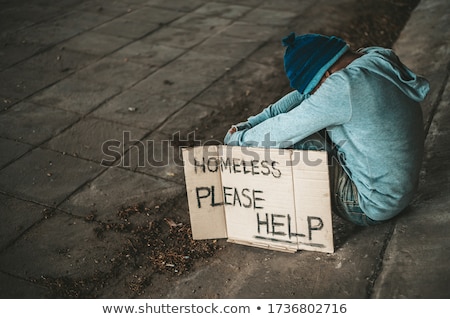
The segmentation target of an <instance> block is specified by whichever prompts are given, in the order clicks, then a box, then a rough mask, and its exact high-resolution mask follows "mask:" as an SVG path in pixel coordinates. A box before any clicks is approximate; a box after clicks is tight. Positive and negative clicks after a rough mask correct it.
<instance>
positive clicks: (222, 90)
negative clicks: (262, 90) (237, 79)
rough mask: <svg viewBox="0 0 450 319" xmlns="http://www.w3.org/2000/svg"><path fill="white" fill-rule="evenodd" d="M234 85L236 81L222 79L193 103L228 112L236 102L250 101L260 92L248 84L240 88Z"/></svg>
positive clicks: (242, 84) (243, 84)
mask: <svg viewBox="0 0 450 319" xmlns="http://www.w3.org/2000/svg"><path fill="white" fill-rule="evenodd" d="M233 84H234V80H231V79H221V80H220V81H218V82H215V83H214V84H213V85H211V86H210V87H208V89H207V90H205V91H204V92H202V93H201V94H200V95H199V96H197V97H196V98H195V99H194V100H193V102H194V103H198V104H203V105H208V106H211V107H214V108H215V109H217V110H226V109H227V108H229V107H230V106H234V105H235V103H236V101H242V100H245V99H249V98H251V97H253V95H252V93H253V94H254V93H256V92H258V88H255V87H253V86H251V85H250V84H248V83H241V85H239V86H237V85H233Z"/></svg>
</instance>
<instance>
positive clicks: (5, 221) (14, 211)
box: [0, 194, 47, 251]
mask: <svg viewBox="0 0 450 319" xmlns="http://www.w3.org/2000/svg"><path fill="white" fill-rule="evenodd" d="M45 214H47V209H46V208H45V207H43V206H39V205H37V204H34V203H30V202H26V201H22V200H20V199H16V198H13V197H9V196H6V195H3V194H0V216H1V219H2V222H1V223H0V251H2V250H3V249H4V248H6V246H7V245H8V244H10V243H11V242H13V240H15V239H17V238H18V237H19V236H20V235H21V234H22V233H24V232H25V231H26V230H27V229H28V228H30V227H31V226H33V225H34V224H35V223H36V222H38V221H39V220H42V219H43V218H44V216H45Z"/></svg>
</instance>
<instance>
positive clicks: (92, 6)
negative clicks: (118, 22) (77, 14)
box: [75, 0, 141, 18]
mask: <svg viewBox="0 0 450 319" xmlns="http://www.w3.org/2000/svg"><path fill="white" fill-rule="evenodd" d="M140 6H141V5H140V4H132V3H130V1H117V0H114V1H108V3H107V4H105V2H104V1H102V0H91V1H83V2H81V3H80V4H78V5H77V6H76V7H75V9H76V10H78V11H86V12H92V13H95V14H100V15H104V16H108V17H111V18H114V17H119V16H122V15H124V14H126V13H128V12H131V11H132V10H134V9H137V8H139V7H140Z"/></svg>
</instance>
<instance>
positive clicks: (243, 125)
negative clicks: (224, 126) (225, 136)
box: [228, 122, 252, 134]
mask: <svg viewBox="0 0 450 319" xmlns="http://www.w3.org/2000/svg"><path fill="white" fill-rule="evenodd" d="M250 128H252V126H251V125H250V123H249V122H241V123H238V124H234V125H231V128H230V129H229V130H228V133H230V134H233V133H236V132H237V131H244V130H248V129H250Z"/></svg>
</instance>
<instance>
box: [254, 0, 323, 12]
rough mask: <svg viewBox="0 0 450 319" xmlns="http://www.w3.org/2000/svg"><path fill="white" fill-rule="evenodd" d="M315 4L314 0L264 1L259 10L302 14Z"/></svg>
mask: <svg viewBox="0 0 450 319" xmlns="http://www.w3.org/2000/svg"><path fill="white" fill-rule="evenodd" d="M315 2H316V1H315V0H302V1H297V0H264V2H263V3H262V4H261V6H260V8H262V9H276V10H287V11H295V12H304V11H305V10H307V9H309V8H310V7H311V6H312V5H313V4H314V3H315Z"/></svg>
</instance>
